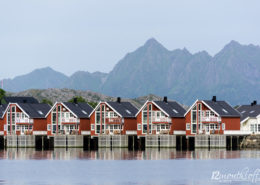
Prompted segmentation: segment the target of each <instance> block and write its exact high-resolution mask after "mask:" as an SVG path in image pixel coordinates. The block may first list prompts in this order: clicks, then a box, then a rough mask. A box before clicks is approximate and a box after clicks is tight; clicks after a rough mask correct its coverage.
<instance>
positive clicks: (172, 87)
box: [101, 39, 260, 104]
mask: <svg viewBox="0 0 260 185" xmlns="http://www.w3.org/2000/svg"><path fill="white" fill-rule="evenodd" d="M107 79H108V80H107V81H106V83H104V84H103V86H102V91H101V92H103V93H105V94H108V95H111V96H118V95H122V96H125V97H135V96H141V95H144V94H147V93H153V94H157V95H159V96H164V95H167V96H169V97H170V98H172V99H176V100H178V101H180V102H182V103H184V104H191V103H192V102H193V101H194V100H195V99H197V98H201V99H205V98H206V99H209V98H211V97H212V96H213V95H217V96H218V97H219V98H221V99H226V100H227V101H229V102H230V103H232V104H241V103H248V102H251V101H252V100H253V99H260V94H259V93H258V92H260V47H258V46H254V45H248V46H245V45H241V44H239V43H238V42H235V41H231V42H230V43H229V44H227V45H226V46H225V47H224V48H223V49H222V50H221V51H220V52H219V53H218V54H216V55H215V56H214V57H211V56H210V55H209V54H208V53H207V52H205V51H203V52H199V53H196V54H191V53H189V52H188V51H187V50H186V49H183V50H180V49H177V50H173V51H169V50H167V49H165V48H164V47H163V46H161V44H160V43H158V42H157V41H156V40H155V39H150V40H148V41H147V42H146V43H145V44H144V46H142V47H140V48H138V49H137V50H136V51H134V52H132V53H130V54H128V55H126V56H125V57H124V58H123V59H122V60H121V61H119V63H118V64H117V65H116V66H115V68H114V69H113V70H112V71H111V72H110V74H109V75H108V77H107Z"/></svg>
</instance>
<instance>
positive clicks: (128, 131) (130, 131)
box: [126, 130, 137, 135]
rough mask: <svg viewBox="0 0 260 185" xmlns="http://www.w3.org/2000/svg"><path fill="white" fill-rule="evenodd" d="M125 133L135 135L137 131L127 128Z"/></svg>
mask: <svg viewBox="0 0 260 185" xmlns="http://www.w3.org/2000/svg"><path fill="white" fill-rule="evenodd" d="M126 135H137V131H136V130H127V131H126Z"/></svg>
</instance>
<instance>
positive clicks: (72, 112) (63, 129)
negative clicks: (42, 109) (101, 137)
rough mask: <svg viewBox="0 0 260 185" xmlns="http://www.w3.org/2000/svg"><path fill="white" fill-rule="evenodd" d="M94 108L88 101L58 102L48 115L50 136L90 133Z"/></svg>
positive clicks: (48, 132)
mask: <svg viewBox="0 0 260 185" xmlns="http://www.w3.org/2000/svg"><path fill="white" fill-rule="evenodd" d="M92 110H93V108H92V107H91V106H90V105H89V104H88V103H78V102H73V103H70V102H56V103H55V104H54V105H53V107H52V108H51V109H50V111H49V112H48V113H47V115H46V120H47V134H48V136H54V135H90V118H89V115H90V113H91V112H92Z"/></svg>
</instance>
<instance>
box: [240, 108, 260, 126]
mask: <svg viewBox="0 0 260 185" xmlns="http://www.w3.org/2000/svg"><path fill="white" fill-rule="evenodd" d="M237 111H239V112H240V114H241V115H242V116H241V122H243V121H244V120H246V119H247V118H256V117H258V116H259V115H260V105H253V106H252V105H241V106H240V107H238V108H237Z"/></svg>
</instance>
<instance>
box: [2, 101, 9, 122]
mask: <svg viewBox="0 0 260 185" xmlns="http://www.w3.org/2000/svg"><path fill="white" fill-rule="evenodd" d="M8 107H9V104H8V105H7V106H6V108H5V111H4V112H3V114H2V117H1V118H2V119H3V118H4V115H5V113H6V111H7V108H8Z"/></svg>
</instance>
